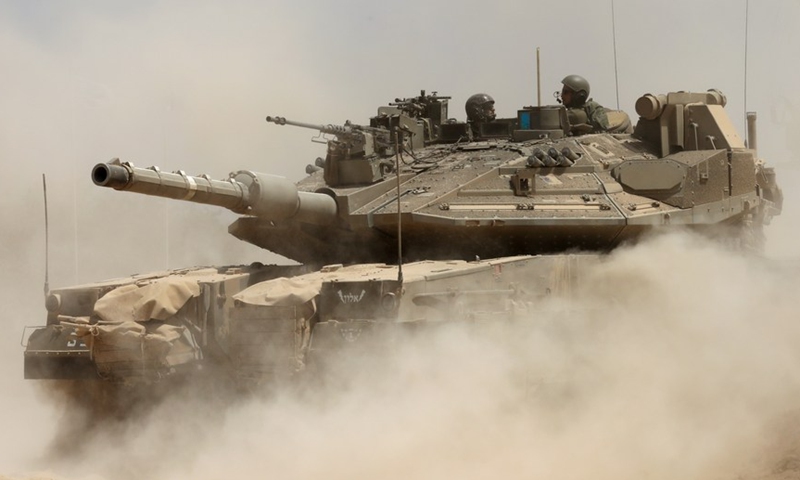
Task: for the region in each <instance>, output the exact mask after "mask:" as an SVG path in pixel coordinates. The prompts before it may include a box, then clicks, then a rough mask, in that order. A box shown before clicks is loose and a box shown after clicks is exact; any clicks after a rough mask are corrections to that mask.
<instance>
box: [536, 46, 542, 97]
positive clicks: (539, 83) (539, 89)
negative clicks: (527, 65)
mask: <svg viewBox="0 0 800 480" xmlns="http://www.w3.org/2000/svg"><path fill="white" fill-rule="evenodd" d="M536 106H537V107H541V106H542V79H541V76H540V75H539V47H536Z"/></svg>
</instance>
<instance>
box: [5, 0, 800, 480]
mask: <svg viewBox="0 0 800 480" xmlns="http://www.w3.org/2000/svg"><path fill="white" fill-rule="evenodd" d="M578 3H579V4H578V5H575V4H573V3H565V2H555V1H553V2H538V3H537V4H536V5H526V6H521V5H520V4H519V3H518V2H499V3H498V4H495V5H494V6H492V7H491V8H488V7H486V4H485V2H462V3H461V6H460V8H459V10H458V11H453V8H452V6H451V5H450V4H448V3H441V4H438V3H436V2H417V1H411V2H406V3H404V4H403V7H402V8H400V7H386V6H381V5H379V4H376V3H374V2H372V3H370V2H363V1H355V0H354V1H349V2H344V3H342V2H337V3H336V4H331V5H330V6H329V5H317V6H316V7H314V8H307V7H306V6H304V5H300V4H296V5H291V4H286V3H282V2H237V4H236V5H235V6H230V5H227V6H223V5H214V4H212V3H211V2H191V3H183V2H138V3H137V4H136V5H133V4H131V5H128V4H126V3H123V2H119V3H114V2H102V3H93V2H86V3H78V2H63V3H58V4H56V3H45V2H22V1H19V2H17V1H12V2H8V3H4V4H3V6H2V7H0V13H2V15H0V60H2V64H3V66H4V69H3V75H2V76H0V167H2V170H3V174H2V175H0V192H1V193H0V266H1V267H2V268H0V305H3V311H4V318H3V322H4V326H5V328H4V333H5V335H3V336H2V337H1V338H2V339H1V340H0V385H2V394H0V426H2V430H3V433H2V435H0V478H2V479H3V480H5V479H6V478H13V479H26V480H30V479H33V478H36V479H70V480H77V479H93V480H94V479H111V478H113V479H128V478H130V479H138V478H163V479H172V478H174V479H178V478H197V479H205V478H220V477H236V476H256V475H258V476H274V477H290V478H311V477H319V476H325V477H326V478H331V477H332V478H366V477H377V476H379V477H382V478H401V477H405V478H407V477H417V478H442V477H451V476H456V475H457V476H460V477H464V478H487V477H499V476H507V477H532V476H536V475H538V476H545V475H547V476H548V477H560V478H586V477H588V476H591V477H592V478H601V479H602V478H619V477H633V476H640V477H641V476H646V477H648V478H655V479H659V478H675V477H678V476H680V477H684V478H698V479H704V480H705V479H716V478H745V479H751V478H752V479H756V478H770V479H778V478H796V477H797V476H798V475H800V460H798V458H800V438H798V436H797V434H796V432H797V431H800V413H798V412H797V410H796V404H797V401H796V399H797V398H798V393H800V392H798V387H799V386H800V379H798V373H797V369H796V365H797V364H798V358H797V356H798V355H799V354H798V352H800V349H798V348H797V346H798V345H800V332H798V328H800V327H798V325H797V322H796V321H795V318H796V313H795V312H796V299H797V298H799V295H798V294H800V292H799V291H798V290H800V285H798V282H797V278H798V273H800V266H798V259H800V249H799V248H798V246H797V245H798V244H797V241H796V238H798V234H800V229H799V228H798V226H799V225H800V217H799V216H798V210H797V208H796V207H795V206H796V205H797V204H798V202H800V199H799V198H798V194H797V193H796V192H798V191H800V189H798V187H800V166H799V165H798V162H797V158H796V154H795V153H793V152H794V151H796V148H795V146H794V145H793V142H794V141H795V139H796V132H795V131H794V130H795V129H794V126H796V124H797V119H798V118H800V115H799V114H798V112H797V108H796V105H797V102H795V101H794V100H792V99H793V98H795V97H796V92H795V91H794V88H795V87H794V86H795V85H797V84H799V83H800V74H799V73H798V67H797V66H796V64H793V63H790V62H778V61H776V60H775V59H777V58H793V57H792V54H793V53H795V52H796V51H798V48H800V47H798V45H800V32H799V31H798V30H797V29H796V25H797V19H798V17H799V16H800V7H798V5H797V4H796V3H793V2H781V3H765V4H763V5H761V4H758V5H756V3H755V2H750V5H749V7H750V23H749V28H750V35H749V42H750V44H749V49H750V50H749V57H748V58H749V60H748V61H749V72H745V71H744V67H743V58H742V55H741V54H742V50H743V48H744V32H743V28H744V20H745V18H744V13H745V10H744V2H734V4H731V2H704V3H698V2H694V1H688V0H686V1H677V2H673V3H671V4H670V5H669V6H667V5H659V7H658V9H654V8H653V7H652V6H651V5H648V4H647V3H646V2H635V1H633V0H630V1H623V0H618V1H616V2H615V16H616V18H615V22H616V28H617V38H616V40H617V44H616V48H617V58H616V60H618V64H615V55H614V53H615V52H614V50H613V49H612V40H613V39H612V37H611V33H610V24H611V15H610V9H609V8H608V5H606V4H603V3H599V2H578ZM334 5H335V6H334ZM732 5H733V6H732ZM734 7H735V8H734ZM576 8H577V9H578V11H580V15H578V14H577V13H576ZM656 10H657V11H656ZM687 12H692V14H691V15H687ZM643 18H644V19H649V20H650V21H649V22H648V21H645V22H642V21H640V19H643ZM566 24H569V27H566V26H565V25H566ZM654 24H656V25H663V26H664V28H663V29H659V32H667V33H669V34H670V36H669V38H668V39H665V38H666V37H664V36H661V35H660V34H658V33H657V32H653V29H652V28H651V25H654ZM442 32H447V34H446V35H443V34H442ZM665 34H666V33H665ZM709 38H714V39H715V40H716V41H713V42H711V41H708V39H709ZM698 45H702V46H703V48H698ZM732 45H733V46H734V47H732ZM536 46H539V47H541V48H542V53H543V57H542V60H543V71H542V84H543V85H542V93H543V102H544V103H548V100H549V98H550V97H549V95H550V92H552V91H553V90H556V89H557V88H558V87H559V81H560V79H561V78H562V77H563V76H564V75H566V74H568V73H580V74H582V75H584V76H586V77H587V78H589V79H590V80H591V82H592V89H593V92H592V96H593V97H594V98H595V99H596V100H598V101H599V102H600V103H602V104H604V105H607V106H615V100H616V98H615V94H614V93H615V91H616V88H617V85H616V83H615V80H616V79H615V76H614V72H615V70H616V66H617V65H618V67H619V68H618V72H619V85H618V87H619V103H620V108H622V109H624V110H626V111H628V112H629V113H632V112H633V111H634V110H633V103H634V101H635V99H636V98H637V97H638V96H639V95H641V94H642V93H645V92H652V93H663V92H666V91H671V90H680V89H683V90H694V91H703V90H705V89H708V88H720V89H722V90H723V91H724V92H725V93H726V94H727V95H728V99H729V105H728V110H729V112H730V114H731V117H732V118H733V120H734V123H735V124H736V126H737V128H738V130H739V131H743V130H744V111H745V109H747V110H756V111H759V112H760V113H761V114H760V115H759V153H760V155H761V156H763V157H764V158H765V159H767V160H768V161H769V163H770V164H771V165H774V166H776V167H777V170H778V181H779V183H780V184H781V185H782V186H783V188H784V193H785V194H786V204H785V208H784V213H783V214H782V215H781V216H780V217H777V218H776V219H775V221H774V223H773V225H771V226H770V227H769V229H768V230H767V237H768V244H767V255H766V257H765V258H749V257H743V256H741V255H739V254H736V253H733V252H728V251H725V250H724V249H720V248H719V246H717V245H714V244H710V243H708V242H707V241H705V240H704V239H702V238H698V237H694V236H690V235H684V234H675V235H669V236H662V237H654V238H651V239H649V240H647V241H645V242H643V243H642V244H640V245H637V246H636V247H635V248H625V249H622V250H619V251H617V252H615V253H613V254H612V255H611V256H609V258H608V259H607V261H606V262H605V263H604V264H603V265H602V266H600V267H599V268H597V269H596V270H594V271H592V272H587V276H588V285H589V287H590V288H587V289H586V290H585V293H584V298H583V299H582V301H581V302H580V303H578V304H571V305H559V304H554V305H549V306H543V307H542V310H541V311H538V312H536V314H535V315H534V316H533V317H532V318H531V319H530V321H529V324H528V325H529V326H528V328H526V329H525V330H524V331H520V332H518V335H516V336H515V341H514V342H498V341H495V340H493V339H492V338H490V337H488V336H483V335H480V334H479V333H476V332H475V331H472V330H469V329H459V328H454V329H453V330H451V331H442V332H439V333H437V334H432V335H431V336H430V337H424V338H418V339H416V341H415V342H409V344H408V345H402V346H401V347H400V349H399V350H398V351H396V352H390V353H386V354H385V355H384V356H382V358H381V362H377V361H376V360H377V359H375V358H367V359H363V360H362V362H361V363H359V364H357V365H354V366H353V367H352V368H351V369H350V370H348V373H349V375H348V376H346V377H345V380H341V379H340V381H339V382H334V383H333V384H326V385H322V386H319V387H317V386H315V385H313V384H312V385H306V386H304V388H298V389H287V390H282V391H279V392H276V393H273V394H272V395H264V396H252V397H245V398H233V399H232V398H228V397H227V395H226V393H225V392H226V389H225V387H224V385H215V384H210V385H203V386H202V388H192V386H187V387H185V388H180V389H176V390H178V391H176V392H173V394H172V395H169V396H167V397H166V398H164V399H161V400H160V401H158V402H154V403H153V404H151V406H150V408H147V409H138V410H135V411H134V412H133V413H134V414H132V415H129V416H128V417H126V418H122V419H120V418H115V416H114V415H113V413H114V412H103V411H96V410H94V411H93V410H89V411H84V410H81V409H76V408H75V407H74V406H73V405H71V404H70V403H69V402H68V400H67V398H68V396H66V395H64V392H63V391H62V390H58V389H53V388H47V386H45V388H42V384H41V383H35V382H24V381H23V380H21V376H22V374H21V372H22V349H21V347H20V346H19V338H20V336H21V333H22V329H23V326H25V325H36V324H41V323H43V321H44V318H45V312H44V308H43V306H42V305H43V302H42V286H43V280H44V278H43V277H44V272H45V260H44V254H43V252H44V250H45V248H44V224H43V220H42V216H43V214H42V212H43V205H42V195H41V175H42V173H45V174H46V175H47V179H48V194H49V199H50V267H49V270H50V281H51V285H52V286H64V285H70V284H75V283H84V282H90V281H94V280H99V279H102V278H109V277H114V276H123V275H129V274H132V273H137V272H144V271H151V270H158V269H163V268H174V267H180V266H188V265H202V264H220V263H248V262H251V261H261V262H264V263H269V262H275V261H282V259H280V258H278V257H276V256H274V255H271V254H270V253H269V252H264V251H261V250H259V249H256V248H254V247H251V246H248V245H246V244H243V243H242V242H239V241H238V240H235V239H233V238H230V237H229V236H228V235H227V233H226V225H227V224H228V223H230V222H231V221H232V220H233V219H234V218H235V217H234V216H233V215H232V214H229V213H228V212H218V211H216V210H213V209H211V208H205V207H202V206H197V205H183V204H177V203H175V202H173V203H168V202H166V201H162V200H160V199H152V198H145V197H140V196H134V195H132V194H126V193H120V194H117V193H116V192H108V191H104V190H102V189H98V188H95V187H94V186H93V185H92V184H91V181H90V180H89V171H90V170H91V167H92V165H94V164H95V163H98V162H102V161H107V160H109V159H110V158H112V157H120V158H121V159H122V160H123V161H133V162H135V163H136V164H137V165H138V166H149V165H152V164H156V165H159V166H161V167H162V168H164V169H166V170H176V169H184V170H186V171H187V172H188V173H192V174H199V173H208V174H209V175H211V176H212V177H214V178H224V176H225V175H227V173H228V172H229V171H231V170H236V169H252V170H256V171H265V172H269V173H276V174H280V175H285V176H288V177H290V178H293V179H297V178H300V177H299V176H300V174H301V172H302V170H303V166H304V165H305V164H306V163H313V160H314V158H315V157H316V156H318V155H321V154H322V149H321V148H320V147H319V146H318V145H315V144H312V143H310V142H309V141H308V140H309V138H310V137H311V136H312V134H311V132H308V131H303V130H300V129H294V130H293V129H289V128H281V127H277V126H274V125H266V124H265V123H264V120H263V119H264V116H266V115H282V116H287V117H289V118H293V119H297V120H302V121H309V122H318V123H331V122H343V121H344V120H346V119H348V118H350V119H352V120H353V121H355V122H365V121H366V119H367V118H368V117H369V115H371V114H372V113H373V112H374V108H375V106H376V105H380V104H384V103H385V102H387V101H389V100H392V99H394V98H395V97H396V96H411V95H415V94H417V93H418V90H419V89H420V88H426V89H428V90H429V91H430V90H436V89H438V90H439V93H441V94H445V95H452V96H453V100H452V103H451V116H453V117H459V118H463V112H462V110H461V105H462V104H463V102H464V101H465V99H466V98H467V97H468V96H469V95H471V94H472V93H475V92H476V91H487V92H489V93H491V94H492V95H493V96H494V97H495V99H496V100H497V108H498V114H499V115H500V116H510V115H513V114H514V112H515V111H516V108H517V107H518V106H521V105H528V104H533V103H534V102H535V78H536V76H535V71H534V65H535V63H534V60H533V55H534V53H533V52H534V48H535V47H536ZM376 72H381V73H380V74H378V73H376ZM386 72H389V73H386ZM667 72H668V74H665V73H667ZM745 75H747V78H748V90H747V95H748V97H747V98H746V99H743V96H744V95H743V93H744V92H743V91H742V89H743V85H742V79H743V77H745ZM776 79H777V80H776ZM745 103H746V105H745ZM545 307H547V308H545ZM375 363H380V364H381V365H382V369H381V370H373V369H372V368H369V366H370V365H373V364H375ZM64 388H66V389H70V388H75V386H65V387H64ZM92 393H97V394H99V395H105V394H107V392H105V393H104V392H92ZM99 417H102V421H98V420H99Z"/></svg>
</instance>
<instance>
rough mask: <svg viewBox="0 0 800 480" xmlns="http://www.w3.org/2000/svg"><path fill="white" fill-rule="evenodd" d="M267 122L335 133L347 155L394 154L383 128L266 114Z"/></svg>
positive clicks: (329, 133) (388, 135) (328, 133)
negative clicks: (291, 118) (292, 118)
mask: <svg viewBox="0 0 800 480" xmlns="http://www.w3.org/2000/svg"><path fill="white" fill-rule="evenodd" d="M267 122H270V123H274V124H275V125H291V126H294V127H301V128H309V129H311V130H317V131H318V132H320V133H322V134H324V135H336V138H337V141H338V142H340V143H341V144H344V146H345V147H346V148H347V154H348V156H352V157H355V156H360V155H363V156H370V155H373V154H378V155H381V156H391V155H393V154H394V151H390V150H391V149H392V143H391V139H390V135H391V132H389V130H387V129H385V128H379V127H365V126H362V125H356V124H354V123H350V120H347V121H346V122H344V125H333V124H327V125H321V124H315V123H306V122H296V121H294V120H287V119H286V117H271V116H268V117H267Z"/></svg>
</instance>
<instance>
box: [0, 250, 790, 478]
mask: <svg viewBox="0 0 800 480" xmlns="http://www.w3.org/2000/svg"><path fill="white" fill-rule="evenodd" d="M797 273H798V268H797V265H796V264H794V265H793V264H792V262H788V263H787V262H775V261H773V260H768V259H764V258H756V257H749V256H742V255H741V254H737V253H735V252H730V251H726V250H724V249H722V248H720V246H719V245H718V244H714V243H711V242H709V241H707V240H705V239H704V238H702V237H697V236H693V235H689V234H672V235H665V236H656V237H654V238H651V239H648V240H647V241H646V242H644V243H643V244H640V245H638V246H636V247H634V248H624V249H621V250H619V251H617V252H615V253H613V254H612V255H611V256H610V257H609V258H608V259H607V261H606V262H604V263H603V264H602V265H601V266H600V267H598V268H596V269H593V270H592V271H590V272H587V275H589V276H590V277H589V281H588V285H589V288H587V289H586V291H585V293H584V294H583V297H584V298H583V299H582V300H581V301H580V303H579V304H575V303H571V304H569V305H565V304H558V302H557V301H554V302H553V303H551V304H549V305H542V306H541V310H540V311H537V312H536V313H535V314H534V315H533V318H531V319H529V320H528V321H526V322H525V325H526V326H527V327H526V328H524V329H520V331H519V332H518V334H517V335H516V336H515V339H514V341H512V342H507V341H504V342H500V341H494V340H492V339H491V338H493V337H492V336H490V335H486V336H484V335H481V334H480V333H479V332H477V331H476V330H475V329H474V328H468V327H466V326H465V327H463V328H462V327H459V326H454V327H453V328H451V329H447V330H442V331H437V332H435V333H431V335H430V336H424V337H421V338H420V337H417V338H416V339H415V340H414V341H413V342H409V344H407V345H400V346H398V348H397V349H396V350H395V351H392V352H382V353H381V354H379V358H378V357H376V358H360V359H358V360H357V361H355V362H353V363H352V364H350V365H348V366H347V368H346V370H345V372H346V373H345V374H344V377H343V378H339V381H337V382H327V383H326V384H324V385H322V384H320V385H315V384H314V383H313V382H311V383H310V384H304V386H303V387H302V388H286V389H283V390H280V391H277V392H274V391H273V392H269V393H267V392H264V393H256V394H250V395H245V396H240V397H238V398H236V397H230V396H228V395H227V394H226V393H225V392H224V391H223V390H222V386H221V384H220V385H219V388H216V389H215V387H214V385H213V384H206V385H204V386H203V387H201V388H193V387H191V386H189V387H185V388H178V387H176V388H175V391H174V392H172V394H171V395H168V396H167V397H166V398H164V399H162V400H161V401H159V402H153V403H152V404H151V405H149V406H148V407H147V409H139V410H135V409H134V410H133V411H132V412H131V413H130V414H128V415H127V416H126V417H124V418H119V417H118V416H115V415H114V414H113V412H111V414H109V412H101V411H88V412H85V411H82V410H81V409H79V408H75V407H70V406H69V404H68V403H65V401H66V400H65V399H66V397H65V396H62V395H59V394H54V392H53V389H52V388H50V387H52V385H51V386H50V387H47V386H43V388H40V389H38V390H39V392H38V395H37V401H36V402H35V403H34V404H31V405H29V406H27V407H25V408H24V412H25V413H26V414H30V415H34V416H35V415H41V413H37V412H41V411H49V410H50V409H55V411H56V413H57V414H54V413H48V415H50V416H51V417H52V418H53V419H54V421H55V422H56V424H55V427H54V436H53V437H52V438H49V437H42V438H40V439H39V441H40V442H41V443H40V444H39V445H38V447H40V449H39V451H38V452H37V456H38V458H33V459H31V460H30V461H29V463H27V464H26V465H20V466H18V467H16V468H18V469H21V470H19V471H21V472H31V471H39V472H40V473H36V474H30V473H23V474H16V475H11V476H9V478H23V479H31V478H48V479H49V478H53V479H61V478H65V479H83V478H91V479H95V478H103V479H105V478H109V479H110V478H114V479H120V478H123V479H125V478H131V479H134V478H164V479H183V478H192V479H206V478H207V479H212V478H223V477H224V478H251V477H256V476H258V477H275V478H320V477H324V478H342V479H344V478H375V477H380V478H443V477H452V476H458V477H459V478H475V479H479V478H497V477H505V478H531V477H534V478H535V477H543V476H548V477H557V478H576V479H577V478H587V477H591V478H601V479H602V478H609V479H610V478H633V477H647V478H654V479H660V478H664V479H667V478H697V479H716V478H754V479H755V478H797V476H800V462H799V461H798V460H797V459H798V458H800V457H797V455H800V434H798V433H797V432H798V427H800V409H798V402H797V398H798V395H800V373H798V369H797V368H796V366H797V365H798V362H799V361H800V349H798V345H800V324H798V322H797V321H796V313H795V311H796V299H797V298H798V295H800V285H798V284H797V282H796V281H795V280H794V279H795V278H796V276H797ZM377 360H380V362H378V361H377ZM378 364H380V365H381V367H380V369H377V368H376V367H374V366H375V365H378ZM42 383H44V384H45V385H46V384H47V382H42ZM65 434H66V436H65ZM54 439H55V440H54ZM6 442H7V444H6V445H5V449H6V450H8V449H9V448H10V449H13V448H14V445H13V442H8V440H6ZM6 471H7V472H8V470H7V469H6ZM8 473H11V472H8Z"/></svg>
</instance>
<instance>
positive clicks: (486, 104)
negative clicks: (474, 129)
mask: <svg viewBox="0 0 800 480" xmlns="http://www.w3.org/2000/svg"><path fill="white" fill-rule="evenodd" d="M466 108H467V120H468V121H470V122H473V123H482V122H491V121H492V120H494V119H495V118H496V117H497V115H496V114H495V113H494V99H493V98H492V97H491V96H489V95H487V94H485V93H476V94H475V95H473V96H471V97H469V99H467V105H466Z"/></svg>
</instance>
